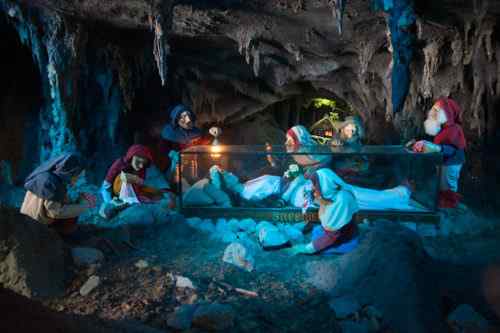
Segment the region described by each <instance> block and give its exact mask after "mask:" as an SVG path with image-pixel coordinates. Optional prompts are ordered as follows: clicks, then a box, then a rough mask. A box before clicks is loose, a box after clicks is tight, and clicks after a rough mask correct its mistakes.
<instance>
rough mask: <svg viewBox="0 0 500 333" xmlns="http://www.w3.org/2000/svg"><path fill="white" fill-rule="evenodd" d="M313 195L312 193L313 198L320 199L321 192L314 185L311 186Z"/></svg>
mask: <svg viewBox="0 0 500 333" xmlns="http://www.w3.org/2000/svg"><path fill="white" fill-rule="evenodd" d="M313 195H314V199H315V200H319V199H321V192H320V190H319V189H318V187H317V186H314V188H313Z"/></svg>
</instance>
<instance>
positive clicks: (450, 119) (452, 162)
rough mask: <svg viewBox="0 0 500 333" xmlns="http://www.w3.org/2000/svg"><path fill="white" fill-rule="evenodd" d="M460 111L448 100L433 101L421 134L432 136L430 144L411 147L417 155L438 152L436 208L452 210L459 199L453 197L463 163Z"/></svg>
mask: <svg viewBox="0 0 500 333" xmlns="http://www.w3.org/2000/svg"><path fill="white" fill-rule="evenodd" d="M461 113H462V111H461V110H460V107H459V106H458V104H457V103H456V102H455V101H454V100H452V99H451V98H444V97H443V98H440V99H438V100H437V101H436V103H435V104H434V106H433V107H432V109H431V110H430V111H429V114H428V115H427V119H426V120H425V122H424V129H425V133H426V134H428V135H430V136H433V137H434V140H433V142H429V141H426V140H420V141H417V142H416V143H414V144H413V151H415V152H418V153H427V152H441V153H442V154H443V165H442V166H441V180H440V187H439V189H440V192H439V207H440V208H455V207H456V206H457V204H458V203H459V201H460V199H461V196H460V195H459V194H458V193H457V190H458V180H459V178H460V170H461V169H462V165H463V164H464V162H465V152H464V150H465V147H466V141H465V135H464V132H463V129H462V127H461V120H460V116H461Z"/></svg>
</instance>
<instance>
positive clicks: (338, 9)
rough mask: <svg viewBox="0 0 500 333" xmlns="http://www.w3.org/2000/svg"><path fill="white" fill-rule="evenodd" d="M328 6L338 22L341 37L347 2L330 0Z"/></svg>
mask: <svg viewBox="0 0 500 333" xmlns="http://www.w3.org/2000/svg"><path fill="white" fill-rule="evenodd" d="M328 4H329V6H330V8H331V10H332V16H333V18H334V19H335V21H336V22H337V31H338V33H339V35H342V30H343V27H342V24H343V15H344V6H345V0H329V1H328Z"/></svg>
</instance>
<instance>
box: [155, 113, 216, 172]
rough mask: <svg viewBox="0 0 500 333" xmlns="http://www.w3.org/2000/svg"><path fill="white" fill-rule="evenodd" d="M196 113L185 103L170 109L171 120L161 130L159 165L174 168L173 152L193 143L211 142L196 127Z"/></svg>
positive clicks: (162, 168)
mask: <svg viewBox="0 0 500 333" xmlns="http://www.w3.org/2000/svg"><path fill="white" fill-rule="evenodd" d="M195 123H196V115H195V114H194V112H193V111H191V110H190V109H189V108H188V107H186V106H185V105H183V104H177V105H176V106H174V107H173V108H172V109H171V111H170V122H169V123H167V124H166V125H165V127H163V130H162V131H161V142H160V149H159V150H160V154H161V158H159V159H158V161H157V162H158V163H157V164H158V167H159V168H160V169H161V170H163V171H165V170H166V169H167V168H168V167H169V166H170V168H171V169H172V166H173V164H175V163H176V162H174V163H172V161H171V160H173V159H174V158H173V156H174V155H175V154H173V153H172V152H179V151H181V150H182V149H185V148H188V147H191V146H193V145H203V144H210V139H209V138H208V137H207V136H205V135H203V132H202V131H201V130H200V129H199V128H197V127H196V125H195Z"/></svg>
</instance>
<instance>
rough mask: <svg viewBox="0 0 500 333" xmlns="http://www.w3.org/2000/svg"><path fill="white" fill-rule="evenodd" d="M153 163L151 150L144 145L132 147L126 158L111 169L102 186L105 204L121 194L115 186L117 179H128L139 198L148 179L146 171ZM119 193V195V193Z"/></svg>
mask: <svg viewBox="0 0 500 333" xmlns="http://www.w3.org/2000/svg"><path fill="white" fill-rule="evenodd" d="M152 161H153V157H152V155H151V152H150V150H149V149H148V148H147V147H146V146H143V145H133V146H131V147H130V148H129V149H128V151H127V154H126V155H125V156H124V157H121V158H119V159H117V160H116V161H115V162H114V163H113V164H112V165H111V167H110V168H109V170H108V173H107V174H106V177H105V178H104V181H103V183H102V186H101V195H102V198H103V200H104V201H105V202H109V201H111V200H112V197H113V196H117V195H118V194H119V190H118V191H117V189H115V188H114V187H116V186H114V185H115V184H116V182H117V179H120V180H121V181H123V179H121V178H126V182H127V183H131V184H132V187H133V189H134V192H135V193H136V194H137V195H138V196H139V194H140V193H141V187H142V185H143V183H144V179H145V178H146V169H147V167H148V166H149V165H150V164H151V162H152ZM117 192H118V193H117Z"/></svg>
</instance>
